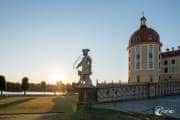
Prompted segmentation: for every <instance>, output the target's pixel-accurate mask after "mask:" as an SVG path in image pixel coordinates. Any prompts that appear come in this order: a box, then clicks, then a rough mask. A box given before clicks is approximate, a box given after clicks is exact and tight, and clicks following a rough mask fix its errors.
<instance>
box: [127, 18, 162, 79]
mask: <svg viewBox="0 0 180 120" xmlns="http://www.w3.org/2000/svg"><path fill="white" fill-rule="evenodd" d="M127 50H128V64H129V69H128V82H129V83H137V82H138V83H139V82H153V83H156V82H159V78H160V77H159V76H160V75H159V73H160V58H161V57H160V52H161V43H160V37H159V34H158V33H157V32H156V31H155V30H153V29H152V28H149V27H148V26H147V25H146V18H145V17H144V16H143V17H141V19H140V27H139V29H138V30H137V31H135V32H134V33H133V34H132V36H131V37H130V40H129V45H128V48H127Z"/></svg>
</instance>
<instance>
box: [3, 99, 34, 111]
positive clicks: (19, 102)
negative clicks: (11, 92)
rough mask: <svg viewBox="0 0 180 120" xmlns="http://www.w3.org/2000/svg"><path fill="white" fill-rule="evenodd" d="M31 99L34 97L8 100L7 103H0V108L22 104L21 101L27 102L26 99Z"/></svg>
mask: <svg viewBox="0 0 180 120" xmlns="http://www.w3.org/2000/svg"><path fill="white" fill-rule="evenodd" d="M32 99H34V98H25V99H21V100H16V101H13V102H10V103H7V104H0V109H3V108H7V107H9V106H14V105H18V104H22V103H24V102H27V101H29V100H32Z"/></svg>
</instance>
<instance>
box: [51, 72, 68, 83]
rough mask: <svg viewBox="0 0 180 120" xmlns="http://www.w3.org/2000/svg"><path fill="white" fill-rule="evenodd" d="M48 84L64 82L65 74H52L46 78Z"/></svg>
mask: <svg viewBox="0 0 180 120" xmlns="http://www.w3.org/2000/svg"><path fill="white" fill-rule="evenodd" d="M48 81H49V83H50V84H56V82H57V81H62V82H63V83H64V82H65V74H64V73H63V72H54V73H51V74H50V75H49V76H48Z"/></svg>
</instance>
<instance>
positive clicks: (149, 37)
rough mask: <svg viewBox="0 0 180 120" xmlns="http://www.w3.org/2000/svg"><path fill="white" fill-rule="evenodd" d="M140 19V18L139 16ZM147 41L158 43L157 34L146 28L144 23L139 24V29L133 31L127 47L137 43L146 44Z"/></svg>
mask: <svg viewBox="0 0 180 120" xmlns="http://www.w3.org/2000/svg"><path fill="white" fill-rule="evenodd" d="M141 20H142V18H141ZM148 43H157V44H160V40H159V34H158V33H157V32H156V31H155V30H153V29H151V28H148V27H147V26H146V25H145V23H143V24H141V27H140V29H138V30H137V31H136V32H134V33H133V34H132V36H131V38H130V40H129V46H128V48H129V47H132V46H134V45H137V44H148Z"/></svg>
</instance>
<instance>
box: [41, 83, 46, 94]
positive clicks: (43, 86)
mask: <svg viewBox="0 0 180 120" xmlns="http://www.w3.org/2000/svg"><path fill="white" fill-rule="evenodd" d="M41 90H42V91H43V92H44V93H45V91H46V82H45V81H41Z"/></svg>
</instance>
